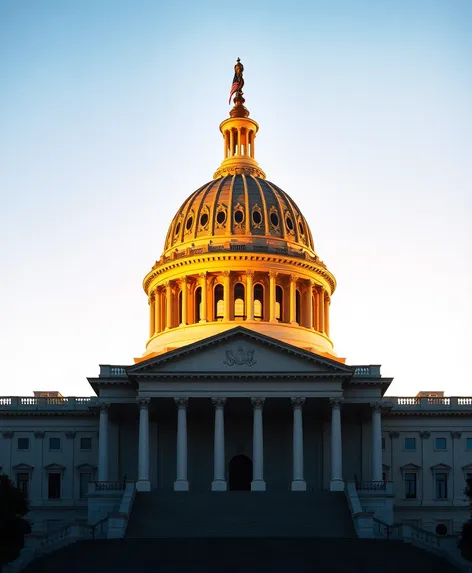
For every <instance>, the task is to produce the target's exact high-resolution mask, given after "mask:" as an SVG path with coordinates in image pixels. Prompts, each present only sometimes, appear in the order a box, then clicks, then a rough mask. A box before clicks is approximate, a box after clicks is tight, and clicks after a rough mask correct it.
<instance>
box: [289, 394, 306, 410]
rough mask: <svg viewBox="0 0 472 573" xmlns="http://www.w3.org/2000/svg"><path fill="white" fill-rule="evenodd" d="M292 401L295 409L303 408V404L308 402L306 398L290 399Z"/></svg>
mask: <svg viewBox="0 0 472 573" xmlns="http://www.w3.org/2000/svg"><path fill="white" fill-rule="evenodd" d="M290 401H291V402H292V407H293V408H302V407H303V404H305V402H306V398H302V397H300V396H296V397H293V398H290Z"/></svg>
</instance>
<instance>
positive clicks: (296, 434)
mask: <svg viewBox="0 0 472 573" xmlns="http://www.w3.org/2000/svg"><path fill="white" fill-rule="evenodd" d="M304 403H305V398H292V407H293V481H292V491H306V482H305V479H304V477H303V414H302V408H303V404H304Z"/></svg>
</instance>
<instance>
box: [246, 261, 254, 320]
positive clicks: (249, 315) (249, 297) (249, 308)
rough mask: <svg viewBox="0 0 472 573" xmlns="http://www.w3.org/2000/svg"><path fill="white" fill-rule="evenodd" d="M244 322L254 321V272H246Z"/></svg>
mask: <svg viewBox="0 0 472 573" xmlns="http://www.w3.org/2000/svg"><path fill="white" fill-rule="evenodd" d="M246 320H254V271H246Z"/></svg>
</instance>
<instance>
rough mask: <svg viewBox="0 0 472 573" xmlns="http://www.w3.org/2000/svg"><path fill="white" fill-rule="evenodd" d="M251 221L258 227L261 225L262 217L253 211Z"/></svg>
mask: <svg viewBox="0 0 472 573" xmlns="http://www.w3.org/2000/svg"><path fill="white" fill-rule="evenodd" d="M252 220H253V222H254V224H255V225H260V224H261V223H262V215H261V212H260V211H253V213H252Z"/></svg>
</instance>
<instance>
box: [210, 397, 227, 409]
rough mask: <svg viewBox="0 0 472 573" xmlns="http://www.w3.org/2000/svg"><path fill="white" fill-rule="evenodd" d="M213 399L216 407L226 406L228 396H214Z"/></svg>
mask: <svg viewBox="0 0 472 573" xmlns="http://www.w3.org/2000/svg"><path fill="white" fill-rule="evenodd" d="M211 401H212V402H213V406H215V408H224V407H225V404H226V398H212V399H211Z"/></svg>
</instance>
